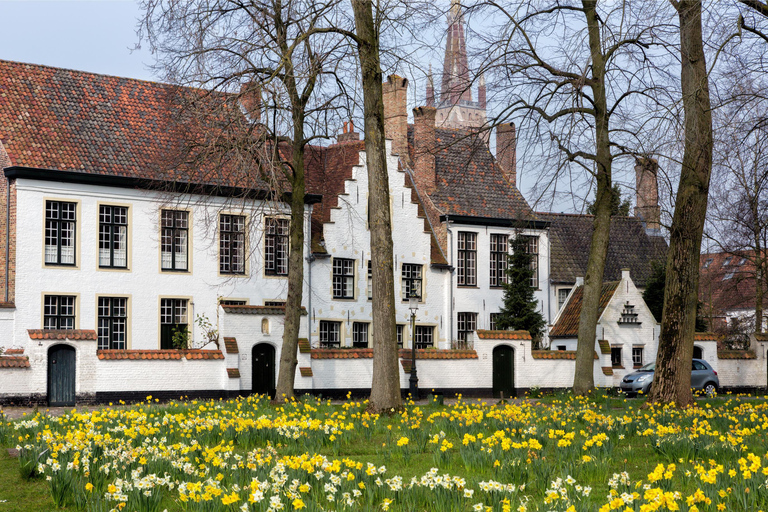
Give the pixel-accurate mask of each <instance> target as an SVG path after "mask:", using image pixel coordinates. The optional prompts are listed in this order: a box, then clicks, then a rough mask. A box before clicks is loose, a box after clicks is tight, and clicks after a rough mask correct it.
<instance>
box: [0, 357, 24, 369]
mask: <svg viewBox="0 0 768 512" xmlns="http://www.w3.org/2000/svg"><path fill="white" fill-rule="evenodd" d="M4 368H29V358H28V357H27V356H0V369H4Z"/></svg>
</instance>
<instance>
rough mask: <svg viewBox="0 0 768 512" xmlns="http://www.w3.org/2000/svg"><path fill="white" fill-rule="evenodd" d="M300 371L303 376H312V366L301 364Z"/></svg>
mask: <svg viewBox="0 0 768 512" xmlns="http://www.w3.org/2000/svg"><path fill="white" fill-rule="evenodd" d="M299 372H301V376H302V377H312V376H313V374H312V368H311V367H309V366H300V367H299Z"/></svg>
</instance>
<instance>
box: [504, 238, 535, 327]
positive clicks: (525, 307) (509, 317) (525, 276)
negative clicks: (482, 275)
mask: <svg viewBox="0 0 768 512" xmlns="http://www.w3.org/2000/svg"><path fill="white" fill-rule="evenodd" d="M510 246H511V248H512V255H511V256H510V257H509V259H508V264H507V283H506V284H505V285H504V305H503V306H502V308H501V311H500V312H499V316H498V317H497V320H496V326H497V328H498V329H504V330H515V331H516V330H523V331H528V332H530V333H531V337H532V338H533V339H534V340H537V339H539V338H540V337H541V335H542V334H543V332H544V327H545V325H546V322H545V321H544V317H543V316H542V315H541V313H540V312H539V311H538V301H537V300H536V299H535V298H534V296H533V286H531V279H532V278H533V272H534V270H533V269H532V268H531V255H530V254H528V253H527V252H526V249H527V246H528V237H525V236H522V235H517V236H516V237H515V238H511V239H510Z"/></svg>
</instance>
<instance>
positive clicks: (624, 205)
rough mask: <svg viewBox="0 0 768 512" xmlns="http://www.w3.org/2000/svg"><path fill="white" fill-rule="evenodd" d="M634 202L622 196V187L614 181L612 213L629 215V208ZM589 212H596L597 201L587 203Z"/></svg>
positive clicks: (591, 213) (623, 215)
mask: <svg viewBox="0 0 768 512" xmlns="http://www.w3.org/2000/svg"><path fill="white" fill-rule="evenodd" d="M631 207H632V204H631V203H630V202H629V199H627V198H625V197H622V195H621V189H620V188H619V184H618V183H614V184H613V187H611V215H612V216H613V215H620V216H622V217H629V210H630V208H631ZM587 214H589V215H594V214H595V203H594V202H592V203H589V202H588V203H587Z"/></svg>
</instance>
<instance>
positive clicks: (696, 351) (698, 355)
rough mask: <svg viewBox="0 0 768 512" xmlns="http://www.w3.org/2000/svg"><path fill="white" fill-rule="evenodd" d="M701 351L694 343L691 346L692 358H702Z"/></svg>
mask: <svg viewBox="0 0 768 512" xmlns="http://www.w3.org/2000/svg"><path fill="white" fill-rule="evenodd" d="M703 355H704V354H703V351H702V350H701V347H697V346H696V345H694V346H693V358H694V359H704V358H703V357H702V356H703Z"/></svg>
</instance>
